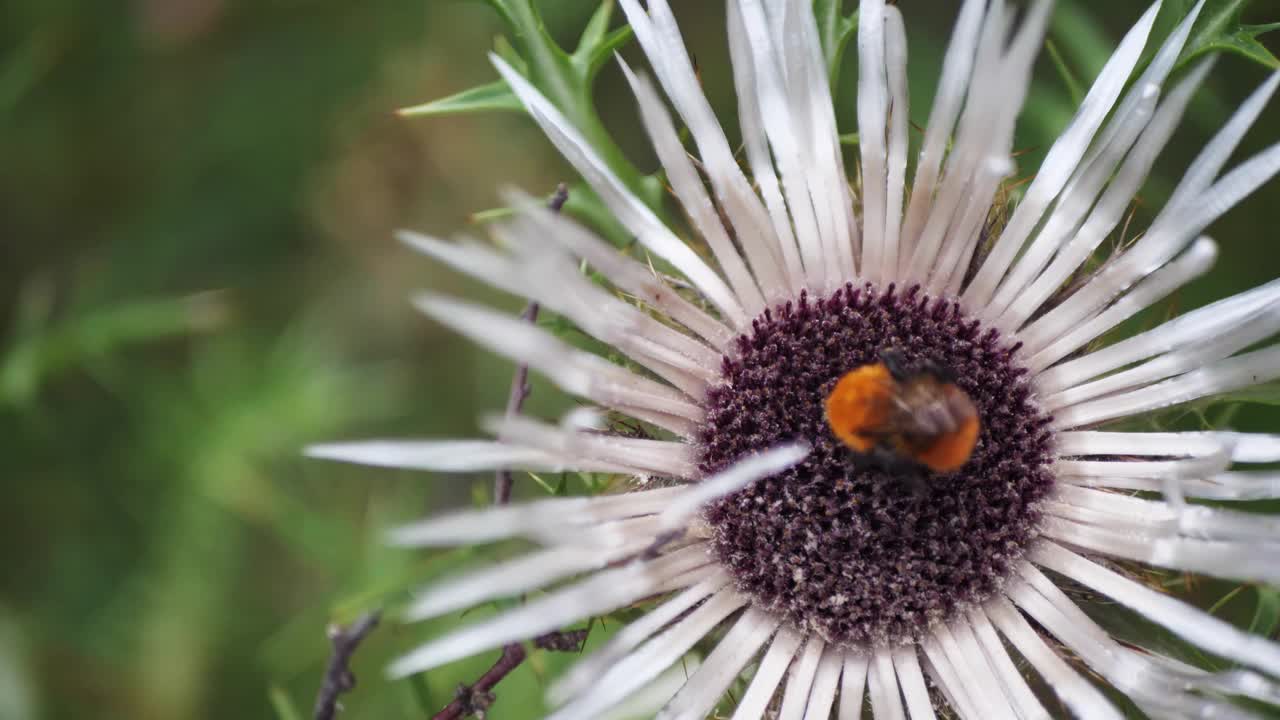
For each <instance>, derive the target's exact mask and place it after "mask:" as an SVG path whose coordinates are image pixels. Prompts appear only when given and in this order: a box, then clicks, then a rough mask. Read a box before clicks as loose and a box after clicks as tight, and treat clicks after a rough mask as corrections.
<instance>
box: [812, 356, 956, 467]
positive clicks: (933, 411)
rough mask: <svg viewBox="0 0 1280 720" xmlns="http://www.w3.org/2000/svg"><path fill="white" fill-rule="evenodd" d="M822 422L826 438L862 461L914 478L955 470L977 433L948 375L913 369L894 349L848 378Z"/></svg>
mask: <svg viewBox="0 0 1280 720" xmlns="http://www.w3.org/2000/svg"><path fill="white" fill-rule="evenodd" d="M826 415H827V423H828V424H829V425H830V426H831V431H832V432H833V433H835V435H836V437H838V438H840V440H841V442H843V443H844V444H845V445H848V446H849V447H850V448H851V449H852V450H854V451H855V452H857V453H859V455H860V456H862V457H863V458H865V459H866V460H868V461H870V462H872V463H874V464H877V465H880V466H881V467H884V468H885V469H889V470H898V471H903V472H905V473H907V474H912V475H914V474H915V473H917V472H919V471H920V470H922V469H924V468H927V469H929V470H932V471H934V472H937V473H948V472H952V471H955V470H958V469H960V468H961V467H962V466H963V465H964V464H965V463H966V462H968V461H969V457H970V456H971V455H972V454H973V447H974V445H975V444H976V443H977V441H978V430H979V429H980V427H981V422H980V420H979V418H978V408H977V407H976V406H975V405H974V404H973V400H971V399H970V398H969V396H968V395H967V394H965V392H964V390H961V389H960V388H959V387H958V386H957V385H956V384H955V383H953V382H950V380H949V379H948V378H947V377H946V373H945V372H943V371H942V370H941V369H940V368H937V367H933V366H931V365H927V364H926V365H923V366H920V367H911V366H910V365H909V364H908V362H907V360H906V358H905V357H904V356H903V353H902V351H900V350H897V349H894V348H887V349H885V350H882V351H881V352H880V362H878V363H872V364H869V365H863V366H861V367H857V368H854V369H853V370H850V371H849V372H847V373H845V375H844V376H843V377H841V378H840V380H839V381H838V382H837V383H836V385H835V387H834V388H832V390H831V394H830V395H828V396H827V402H826Z"/></svg>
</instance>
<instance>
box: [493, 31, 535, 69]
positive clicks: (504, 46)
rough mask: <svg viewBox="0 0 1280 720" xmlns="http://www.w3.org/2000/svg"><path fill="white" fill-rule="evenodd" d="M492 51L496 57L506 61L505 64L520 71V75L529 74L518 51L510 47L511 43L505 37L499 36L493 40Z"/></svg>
mask: <svg viewBox="0 0 1280 720" xmlns="http://www.w3.org/2000/svg"><path fill="white" fill-rule="evenodd" d="M493 51H494V52H495V53H497V55H498V57H500V58H502V59H503V60H506V61H507V64H508V65H510V66H511V67H513V68H515V69H517V70H519V71H520V74H521V75H526V76H527V75H528V74H529V66H528V64H527V63H525V61H524V58H522V57H520V53H519V51H517V50H516V49H515V48H514V47H512V46H511V41H510V40H508V39H507V38H506V36H505V35H499V36H498V37H496V38H494V39H493Z"/></svg>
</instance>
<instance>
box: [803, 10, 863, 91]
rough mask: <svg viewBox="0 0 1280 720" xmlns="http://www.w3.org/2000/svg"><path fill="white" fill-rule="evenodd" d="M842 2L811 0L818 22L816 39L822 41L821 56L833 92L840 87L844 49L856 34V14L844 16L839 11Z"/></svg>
mask: <svg viewBox="0 0 1280 720" xmlns="http://www.w3.org/2000/svg"><path fill="white" fill-rule="evenodd" d="M843 4H844V2H843V1H842V0H813V14H814V17H815V18H816V19H817V21H818V38H819V39H820V40H821V41H822V54H823V56H824V57H825V58H826V61H827V77H828V78H829V79H830V80H831V88H832V90H833V91H834V90H835V89H836V88H838V87H839V86H840V66H841V64H842V63H843V61H844V53H845V49H846V48H847V47H848V45H849V40H851V39H852V38H853V37H854V35H855V34H856V33H857V32H858V13H857V12H856V11H855V12H853V13H850V14H848V15H845V14H844V13H843V12H842V11H841V6H842V5H843Z"/></svg>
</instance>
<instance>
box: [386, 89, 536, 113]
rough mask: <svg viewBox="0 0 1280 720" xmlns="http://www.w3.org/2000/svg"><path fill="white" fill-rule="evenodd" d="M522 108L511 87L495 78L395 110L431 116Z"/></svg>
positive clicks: (518, 110)
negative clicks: (444, 96)
mask: <svg viewBox="0 0 1280 720" xmlns="http://www.w3.org/2000/svg"><path fill="white" fill-rule="evenodd" d="M523 109H524V107H523V106H522V105H521V104H520V100H519V99H518V98H516V96H515V93H513V92H511V88H509V87H507V84H506V83H505V82H503V81H502V80H495V81H493V82H491V83H487V84H484V85H477V86H476V87H473V88H470V89H468V90H463V91H462V92H460V93H457V94H454V95H450V96H449V97H446V98H440V99H439V100H433V101H431V102H429V103H423V104H422V105H414V106H413V107H407V108H401V109H399V110H397V111H396V114H397V115H400V116H402V117H433V116H440V115H462V114H465V113H478V112H493V111H495V110H501V111H515V112H520V111H522V110H523Z"/></svg>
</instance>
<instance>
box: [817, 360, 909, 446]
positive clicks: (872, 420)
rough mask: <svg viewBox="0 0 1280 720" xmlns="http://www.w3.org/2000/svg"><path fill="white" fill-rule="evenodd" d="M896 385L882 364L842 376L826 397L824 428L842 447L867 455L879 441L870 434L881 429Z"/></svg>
mask: <svg viewBox="0 0 1280 720" xmlns="http://www.w3.org/2000/svg"><path fill="white" fill-rule="evenodd" d="M897 385H898V383H897V381H896V380H894V379H893V376H892V375H890V374H889V369H888V368H886V367H885V366H884V365H883V364H882V363H876V364H874V365H863V366H862V367H860V368H857V369H855V370H851V371H849V372H847V373H845V375H844V377H842V378H840V382H838V383H836V386H835V388H833V389H832V390H831V394H830V395H828V396H827V424H828V425H830V426H831V431H832V432H834V433H835V434H836V437H838V438H840V441H841V442H843V443H844V444H845V445H848V446H849V447H851V448H853V449H854V450H857V451H858V452H861V453H865V452H870V451H871V450H872V449H874V448H875V446H876V443H878V442H879V438H878V437H875V436H873V435H870V434H868V433H870V432H871V431H874V430H875V429H877V428H881V427H883V426H884V424H885V422H886V421H887V420H888V419H889V409H890V407H891V405H892V402H893V393H894V391H895V390H896V388H897Z"/></svg>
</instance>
